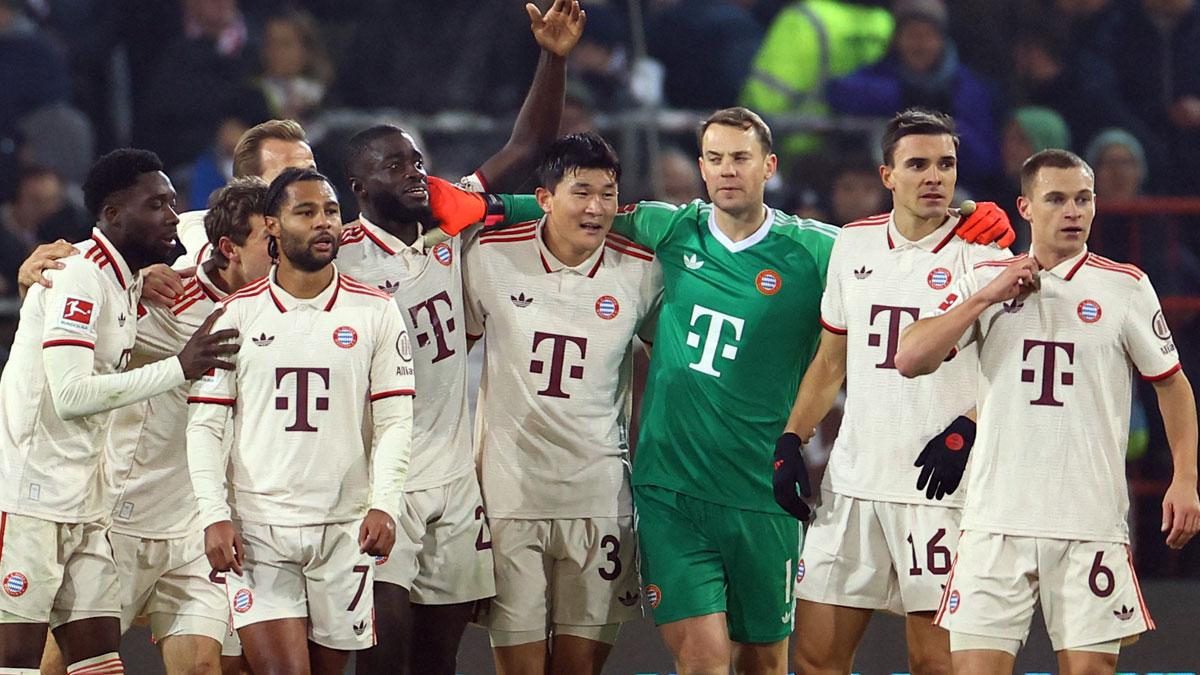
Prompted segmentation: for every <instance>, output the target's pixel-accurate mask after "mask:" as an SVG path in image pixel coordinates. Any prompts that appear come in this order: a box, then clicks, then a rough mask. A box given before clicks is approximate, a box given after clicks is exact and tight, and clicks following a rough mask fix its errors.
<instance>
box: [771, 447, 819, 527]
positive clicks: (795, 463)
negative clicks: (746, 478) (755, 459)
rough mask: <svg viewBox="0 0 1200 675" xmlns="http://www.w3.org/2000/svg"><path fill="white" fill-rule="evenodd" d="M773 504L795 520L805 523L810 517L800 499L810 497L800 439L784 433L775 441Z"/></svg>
mask: <svg viewBox="0 0 1200 675" xmlns="http://www.w3.org/2000/svg"><path fill="white" fill-rule="evenodd" d="M771 482H772V484H773V485H774V488H775V503H776V504H779V506H781V507H782V508H783V510H784V511H787V512H788V513H790V514H792V515H793V516H794V517H795V518H796V519H798V520H803V521H807V520H808V519H809V516H811V515H812V509H810V508H809V507H808V504H807V503H805V501H804V499H803V498H802V497H811V496H812V488H811V487H809V484H808V467H807V466H805V465H804V454H803V453H801V452H800V437H799V436H797V435H796V434H793V433H786V434H784V435H782V436H780V437H779V440H777V441H775V476H774V478H773V479H772V481H771ZM797 488H799V494H797Z"/></svg>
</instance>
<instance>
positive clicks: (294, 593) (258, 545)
mask: <svg viewBox="0 0 1200 675" xmlns="http://www.w3.org/2000/svg"><path fill="white" fill-rule="evenodd" d="M360 525H361V523H360V521H353V522H349V523H332V524H328V525H307V526H276V525H263V524H260V523H250V522H242V523H239V522H235V523H234V526H235V527H236V528H237V530H238V532H240V533H241V535H242V541H243V542H245V545H246V555H245V558H244V560H243V564H242V570H243V572H242V575H241V576H238V575H236V574H226V575H225V592H226V593H227V594H228V596H229V607H230V609H232V610H233V626H234V628H239V629H240V628H245V627H246V626H249V625H251V624H255V623H260V622H263V621H273V620H276V619H291V618H305V617H307V618H308V638H309V639H310V640H312V641H313V642H315V643H317V644H319V645H322V646H324V647H329V648H330V649H346V650H356V649H366V648H368V647H372V646H374V645H375V612H374V607H375V602H374V598H375V596H374V593H372V590H371V584H372V583H373V582H374V576H375V569H374V568H375V565H374V564H372V560H371V557H370V556H368V555H367V554H365V553H362V552H361V551H359V548H358V529H359V526H360Z"/></svg>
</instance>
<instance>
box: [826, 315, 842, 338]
mask: <svg viewBox="0 0 1200 675" xmlns="http://www.w3.org/2000/svg"><path fill="white" fill-rule="evenodd" d="M821 327H822V328H824V329H825V330H827V331H829V332H830V333H833V334H834V335H845V334H846V329H845V328H838V327H837V326H835V325H833V324H831V323H829V322H828V321H826V320H825V317H821Z"/></svg>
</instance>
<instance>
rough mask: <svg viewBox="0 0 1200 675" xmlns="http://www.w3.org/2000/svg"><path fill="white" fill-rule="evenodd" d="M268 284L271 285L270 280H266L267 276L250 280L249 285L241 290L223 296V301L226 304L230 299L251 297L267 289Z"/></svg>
mask: <svg viewBox="0 0 1200 675" xmlns="http://www.w3.org/2000/svg"><path fill="white" fill-rule="evenodd" d="M270 285H271V282H270V281H268V279H267V277H263V278H261V279H259V280H258V281H252V282H250V284H249V285H247V286H246V287H244V288H242V289H241V290H239V291H236V292H234V293H231V294H229V295H227V296H225V300H223V302H224V303H225V304H227V305H228V304H229V302H230V301H232V300H240V299H242V298H249V297H253V296H255V295H258V294H259V293H262V292H263V291H265V290H267V288H268V287H269V286H270Z"/></svg>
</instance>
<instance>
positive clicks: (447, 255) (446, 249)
mask: <svg viewBox="0 0 1200 675" xmlns="http://www.w3.org/2000/svg"><path fill="white" fill-rule="evenodd" d="M433 257H434V259H435V260H437V261H438V262H440V263H441V264H443V265H445V266H446V267H449V266H450V263H452V262H454V251H452V250H451V249H450V245H449V244H447V243H446V242H444V241H443V242H442V243H440V244H438V245H437V246H434V247H433Z"/></svg>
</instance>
